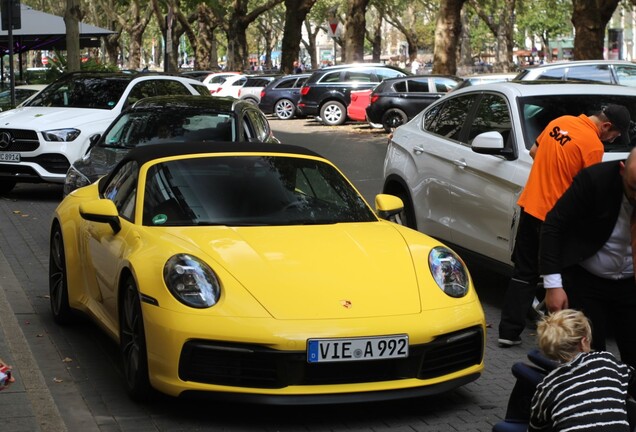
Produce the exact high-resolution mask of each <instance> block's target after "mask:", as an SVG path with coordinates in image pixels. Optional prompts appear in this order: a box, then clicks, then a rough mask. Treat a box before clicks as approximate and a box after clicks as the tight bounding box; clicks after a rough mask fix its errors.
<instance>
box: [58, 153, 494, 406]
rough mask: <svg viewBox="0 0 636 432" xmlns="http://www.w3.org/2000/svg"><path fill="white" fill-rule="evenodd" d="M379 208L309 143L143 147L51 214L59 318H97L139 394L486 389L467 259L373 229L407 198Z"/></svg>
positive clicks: (381, 227)
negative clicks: (479, 384)
mask: <svg viewBox="0 0 636 432" xmlns="http://www.w3.org/2000/svg"><path fill="white" fill-rule="evenodd" d="M376 205H377V214H376V213H375V212H374V211H373V210H372V209H371V208H370V207H369V205H368V204H367V203H366V202H365V201H364V199H363V198H362V196H361V195H359V193H358V192H357V191H356V190H355V188H354V187H353V186H352V184H351V183H350V182H349V181H348V180H347V179H346V178H345V177H344V176H343V175H342V173H341V172H340V171H339V170H338V169H337V168H336V167H335V166H334V165H333V164H331V163H330V162H329V161H327V160H326V159H324V158H322V157H321V156H320V155H318V154H316V153H314V152H312V151H310V150H308V149H305V148H302V147H297V146H287V145H282V144H276V145H274V144H261V143H244V144H241V145H236V144H235V143H176V144H174V145H170V144H160V145H147V146H140V147H137V148H135V149H133V150H132V151H131V152H129V153H128V154H127V155H126V156H125V157H124V158H123V159H122V160H121V161H120V162H119V163H118V164H117V166H116V167H115V168H114V169H113V171H112V172H111V173H110V174H108V175H107V176H105V177H102V178H101V179H100V180H99V181H98V182H96V183H94V184H92V185H90V186H87V187H85V188H82V189H80V190H77V191H76V192H75V193H72V194H70V195H68V196H67V197H66V198H65V199H64V200H63V201H62V202H61V204H60V205H59V206H58V207H57V209H56V210H55V212H54V215H53V217H52V223H51V231H50V233H51V234H50V239H51V242H50V266H49V288H50V291H49V292H50V304H51V311H52V315H53V318H54V320H55V321H56V322H59V323H69V322H72V320H73V311H82V312H84V313H85V314H87V315H88V316H89V317H91V318H92V319H93V320H95V321H96V322H97V323H99V325H100V327H101V328H103V329H104V330H105V332H106V333H107V334H108V335H109V336H110V337H112V338H113V340H114V341H115V342H116V343H117V346H118V347H119V351H120V353H121V359H122V363H123V373H122V375H123V376H124V377H125V379H124V384H125V385H126V388H127V390H128V392H129V393H130V395H131V396H132V397H133V398H134V399H141V400H144V399H146V398H147V397H148V395H151V394H152V393H153V389H156V390H158V391H160V392H163V393H166V394H168V395H171V396H179V395H181V394H183V393H184V392H188V391H197V392H208V393H211V392H222V393H224V394H225V396H223V397H224V398H226V399H227V398H228V397H229V398H231V399H237V400H244V401H252V402H256V401H260V402H270V403H303V402H304V403H319V402H323V403H339V402H360V401H365V400H368V401H371V400H385V399H395V398H396V397H414V396H419V395H431V394H436V393H441V392H446V391H449V390H451V389H453V388H455V387H458V386H461V385H464V384H466V383H468V382H471V381H473V380H475V379H477V378H478V377H479V375H480V373H481V371H482V370H483V367H484V360H483V359H484V345H485V333H486V323H485V319H484V313H483V310H482V307H481V304H480V302H479V299H478V296H477V293H476V292H475V289H474V287H473V285H472V282H471V279H470V276H469V273H468V271H467V269H466V267H465V265H464V263H463V262H462V260H461V259H460V258H459V257H458V256H457V255H456V254H455V253H454V252H453V251H451V250H450V249H448V248H447V247H445V246H444V245H443V244H442V243H440V242H438V241H436V240H433V239H431V238H430V237H428V236H425V235H423V234H421V233H418V232H416V231H413V230H410V229H408V228H405V227H402V226H399V225H397V224H394V223H391V222H388V221H386V220H383V219H380V217H379V216H378V215H384V216H388V215H389V214H391V213H392V212H396V211H399V210H400V208H401V205H402V203H401V202H400V200H399V199H397V198H396V197H392V196H387V195H379V196H378V197H376ZM389 288H390V294H388V291H387V289H389ZM228 394H229V395H231V396H228Z"/></svg>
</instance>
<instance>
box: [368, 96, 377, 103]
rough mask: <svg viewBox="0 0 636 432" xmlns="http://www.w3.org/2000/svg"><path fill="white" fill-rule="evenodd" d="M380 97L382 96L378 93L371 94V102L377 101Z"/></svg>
mask: <svg viewBox="0 0 636 432" xmlns="http://www.w3.org/2000/svg"><path fill="white" fill-rule="evenodd" d="M378 99H380V96H378V95H371V100H370V101H369V103H370V104H372V103H374V102H375V101H377V100H378Z"/></svg>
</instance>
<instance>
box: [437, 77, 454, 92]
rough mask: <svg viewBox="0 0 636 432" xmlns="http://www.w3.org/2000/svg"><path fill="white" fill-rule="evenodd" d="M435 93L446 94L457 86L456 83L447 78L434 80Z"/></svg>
mask: <svg viewBox="0 0 636 432" xmlns="http://www.w3.org/2000/svg"><path fill="white" fill-rule="evenodd" d="M433 81H434V83H435V91H437V92H439V93H448V92H449V91H451V90H452V89H454V88H455V87H456V86H457V81H455V80H452V79H448V78H435V79H434V80H433Z"/></svg>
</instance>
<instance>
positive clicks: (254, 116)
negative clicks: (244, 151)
mask: <svg viewBox="0 0 636 432" xmlns="http://www.w3.org/2000/svg"><path fill="white" fill-rule="evenodd" d="M244 123H245V124H247V123H250V125H248V126H250V127H248V128H247V130H246V134H247V133H248V131H249V133H250V138H256V139H257V140H258V141H265V140H266V139H267V135H269V128H268V126H267V122H266V120H265V119H264V118H263V117H261V115H260V114H259V112H258V111H255V110H248V111H247V112H246V116H245V122H244Z"/></svg>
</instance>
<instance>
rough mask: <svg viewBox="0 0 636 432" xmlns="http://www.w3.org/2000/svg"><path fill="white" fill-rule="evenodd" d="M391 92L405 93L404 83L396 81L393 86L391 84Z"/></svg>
mask: <svg viewBox="0 0 636 432" xmlns="http://www.w3.org/2000/svg"><path fill="white" fill-rule="evenodd" d="M393 90H395V91H396V92H401V93H404V92H406V81H398V82H396V83H395V84H393Z"/></svg>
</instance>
